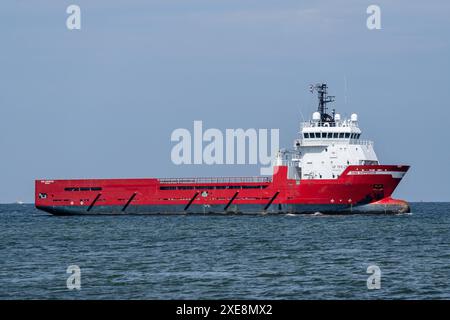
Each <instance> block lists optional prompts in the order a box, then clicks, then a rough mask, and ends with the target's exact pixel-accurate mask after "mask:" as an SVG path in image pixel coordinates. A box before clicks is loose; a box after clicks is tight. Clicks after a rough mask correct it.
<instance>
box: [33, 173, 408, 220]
mask: <svg viewBox="0 0 450 320" xmlns="http://www.w3.org/2000/svg"><path fill="white" fill-rule="evenodd" d="M408 168H409V167H408V166H392V165H391V166H389V165H372V166H349V167H347V169H346V170H345V171H344V172H343V173H342V174H341V176H340V177H339V178H337V179H330V180H326V179H322V180H314V179H307V180H292V179H289V178H288V169H287V167H286V166H278V167H275V168H274V175H273V176H272V177H271V178H268V177H256V178H249V177H244V178H192V179H186V178H185V179H81V180H36V182H35V183H36V198H35V205H36V207H37V208H38V209H40V210H43V211H46V212H48V213H51V214H54V215H125V214H136V215H137V214H148V215H158V214H167V215H171V214H179V215H191V214H197V215H198V214H200V215H208V214H211V215H239V214H243V215H244V214H246V215H261V214H262V215H264V214H314V213H317V212H320V213H324V214H361V213H362V214H395V213H406V212H409V211H410V208H409V205H408V204H407V203H406V202H405V201H402V200H395V199H392V198H391V195H392V193H393V191H394V190H395V188H396V187H397V185H398V183H399V182H400V180H401V179H402V177H403V175H404V174H405V173H406V171H407V170H408Z"/></svg>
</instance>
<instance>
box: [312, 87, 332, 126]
mask: <svg viewBox="0 0 450 320" xmlns="http://www.w3.org/2000/svg"><path fill="white" fill-rule="evenodd" d="M327 90H328V86H327V84H326V83H317V84H316V85H312V84H311V85H310V86H309V91H311V93H312V92H314V91H317V97H318V99H319V106H318V108H317V111H318V112H319V113H320V120H321V122H331V123H334V117H332V116H330V115H329V114H328V113H327V103H330V102H333V101H334V98H335V97H334V96H329V95H328V94H327Z"/></svg>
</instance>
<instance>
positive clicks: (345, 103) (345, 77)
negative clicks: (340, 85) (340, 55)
mask: <svg viewBox="0 0 450 320" xmlns="http://www.w3.org/2000/svg"><path fill="white" fill-rule="evenodd" d="M344 105H345V106H346V107H347V76H346V75H344Z"/></svg>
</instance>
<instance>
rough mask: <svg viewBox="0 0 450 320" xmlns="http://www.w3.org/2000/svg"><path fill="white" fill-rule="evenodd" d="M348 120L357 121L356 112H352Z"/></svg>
mask: <svg viewBox="0 0 450 320" xmlns="http://www.w3.org/2000/svg"><path fill="white" fill-rule="evenodd" d="M350 120H351V121H352V122H357V121H358V115H357V114H356V113H352V115H351V116H350Z"/></svg>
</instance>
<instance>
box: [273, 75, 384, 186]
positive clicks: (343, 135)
mask: <svg viewBox="0 0 450 320" xmlns="http://www.w3.org/2000/svg"><path fill="white" fill-rule="evenodd" d="M313 91H317V92H318V99H319V106H318V110H317V111H316V112H314V113H313V114H312V118H311V120H310V121H308V122H303V123H301V124H300V132H299V135H300V137H299V138H298V139H296V140H295V141H294V150H291V151H281V153H282V154H283V155H282V157H283V161H287V162H286V163H289V167H291V168H290V170H289V171H288V172H289V176H290V178H292V179H298V180H301V179H337V178H338V177H339V175H340V174H341V173H342V172H343V171H344V170H345V169H346V168H347V166H349V165H374V164H378V158H377V156H376V154H375V151H374V148H373V142H372V141H369V140H364V139H361V135H362V131H361V129H360V128H359V125H358V115H357V114H356V113H353V114H352V115H351V116H350V118H349V119H343V118H342V117H341V115H340V114H338V113H335V110H333V112H332V113H331V114H329V113H328V112H327V108H326V105H327V103H330V102H333V101H334V96H328V95H327V85H326V84H317V85H315V86H311V92H313ZM278 162H279V161H278Z"/></svg>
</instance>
